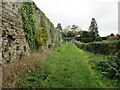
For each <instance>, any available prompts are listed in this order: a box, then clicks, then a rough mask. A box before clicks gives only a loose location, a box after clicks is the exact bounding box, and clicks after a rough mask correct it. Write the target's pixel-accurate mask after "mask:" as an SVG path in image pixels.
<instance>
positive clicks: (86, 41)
mask: <svg viewBox="0 0 120 90" xmlns="http://www.w3.org/2000/svg"><path fill="white" fill-rule="evenodd" d="M80 41H81V42H84V43H89V42H93V41H94V38H80Z"/></svg>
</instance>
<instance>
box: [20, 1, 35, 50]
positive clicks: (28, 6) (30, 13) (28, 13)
mask: <svg viewBox="0 0 120 90" xmlns="http://www.w3.org/2000/svg"><path fill="white" fill-rule="evenodd" d="M21 15H22V21H23V29H24V32H25V36H26V39H27V41H28V44H29V47H30V49H31V50H32V51H33V50H34V49H35V38H34V36H35V33H36V21H35V17H34V7H33V3H32V2H24V3H23V5H22V8H21Z"/></svg>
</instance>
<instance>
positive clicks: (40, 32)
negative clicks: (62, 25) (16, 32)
mask: <svg viewBox="0 0 120 90" xmlns="http://www.w3.org/2000/svg"><path fill="white" fill-rule="evenodd" d="M35 40H36V46H37V47H38V48H39V47H40V46H43V45H45V43H46V33H45V32H44V29H43V28H38V29H37V32H36V35H35Z"/></svg>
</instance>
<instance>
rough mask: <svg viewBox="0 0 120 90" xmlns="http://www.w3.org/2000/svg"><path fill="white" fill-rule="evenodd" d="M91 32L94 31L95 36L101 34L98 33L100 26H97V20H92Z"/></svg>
mask: <svg viewBox="0 0 120 90" xmlns="http://www.w3.org/2000/svg"><path fill="white" fill-rule="evenodd" d="M89 31H93V32H94V33H95V36H98V33H99V32H98V26H97V22H96V21H95V18H92V20H91V24H90V27H89Z"/></svg>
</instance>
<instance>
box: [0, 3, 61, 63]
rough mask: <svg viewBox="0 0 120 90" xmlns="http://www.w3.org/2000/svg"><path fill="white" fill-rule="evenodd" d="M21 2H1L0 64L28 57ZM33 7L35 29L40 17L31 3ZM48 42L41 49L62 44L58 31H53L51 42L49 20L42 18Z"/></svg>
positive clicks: (39, 13) (28, 49) (38, 10)
mask: <svg viewBox="0 0 120 90" xmlns="http://www.w3.org/2000/svg"><path fill="white" fill-rule="evenodd" d="M22 4H23V2H2V6H0V7H2V15H0V23H1V24H2V25H1V26H0V30H1V31H2V39H3V40H2V62H3V63H10V62H15V61H18V60H20V59H21V57H22V56H25V55H29V53H30V52H31V51H30V48H29V45H28V42H27V40H26V37H25V33H24V29H23V23H22V16H21V12H20V9H21V7H22ZM33 5H34V15H35V20H36V29H37V28H39V27H40V21H41V20H40V15H41V12H42V11H41V10H40V9H39V8H38V7H37V6H36V5H35V4H34V3H33ZM44 18H45V22H46V26H47V33H48V40H47V43H46V45H45V46H42V47H41V49H46V50H47V49H48V48H49V45H52V47H55V46H57V44H58V43H56V42H59V43H60V42H62V38H61V34H60V41H59V40H58V33H60V32H59V30H56V29H55V28H54V30H55V34H54V42H51V36H50V23H49V22H50V20H49V19H48V18H47V17H46V16H44Z"/></svg>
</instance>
